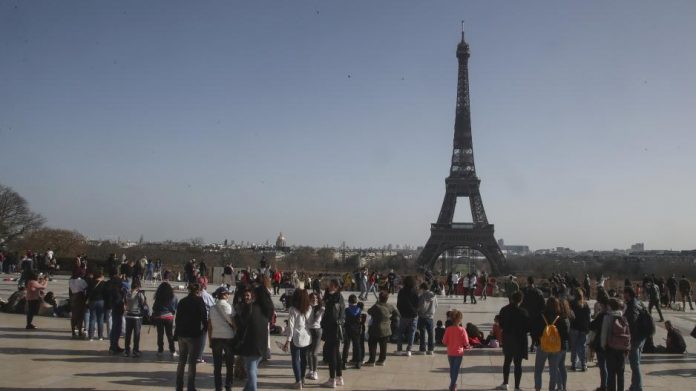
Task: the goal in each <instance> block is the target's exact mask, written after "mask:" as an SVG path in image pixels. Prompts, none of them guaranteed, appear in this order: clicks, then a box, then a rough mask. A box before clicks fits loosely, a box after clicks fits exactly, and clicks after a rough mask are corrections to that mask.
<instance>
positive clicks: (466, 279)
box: [462, 273, 471, 304]
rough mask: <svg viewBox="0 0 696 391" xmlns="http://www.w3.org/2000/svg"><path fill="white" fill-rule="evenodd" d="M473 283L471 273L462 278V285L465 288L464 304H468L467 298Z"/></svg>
mask: <svg viewBox="0 0 696 391" xmlns="http://www.w3.org/2000/svg"><path fill="white" fill-rule="evenodd" d="M470 283H471V273H467V274H466V276H463V277H462V285H463V286H464V304H466V298H467V297H469V289H470V288H471V287H470V285H469V284H470Z"/></svg>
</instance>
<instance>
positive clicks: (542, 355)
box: [534, 349, 561, 390]
mask: <svg viewBox="0 0 696 391" xmlns="http://www.w3.org/2000/svg"><path fill="white" fill-rule="evenodd" d="M560 358H561V353H560V352H558V353H547V352H544V351H542V350H541V349H537V351H536V358H535V361H534V388H536V389H537V390H540V389H541V375H542V373H544V367H546V361H547V360H548V361H549V377H550V380H549V390H555V389H556V385H560V373H559V371H558V362H559V360H560Z"/></svg>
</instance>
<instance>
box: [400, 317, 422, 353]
mask: <svg viewBox="0 0 696 391" xmlns="http://www.w3.org/2000/svg"><path fill="white" fill-rule="evenodd" d="M417 322H418V318H401V320H399V334H398V335H397V336H396V350H397V351H399V352H400V351H401V348H402V346H403V339H404V332H405V333H407V335H406V337H407V338H408V345H407V346H406V350H407V351H409V352H410V351H411V348H413V338H415V336H416V324H417Z"/></svg>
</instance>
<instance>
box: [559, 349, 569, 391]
mask: <svg viewBox="0 0 696 391" xmlns="http://www.w3.org/2000/svg"><path fill="white" fill-rule="evenodd" d="M567 352H568V351H567V350H561V351H560V352H559V353H558V366H557V368H558V382H557V383H556V388H558V389H559V390H565V389H566V383H567V382H568V370H567V369H566V366H565V363H566V354H567Z"/></svg>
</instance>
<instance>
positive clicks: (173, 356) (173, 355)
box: [170, 352, 179, 358]
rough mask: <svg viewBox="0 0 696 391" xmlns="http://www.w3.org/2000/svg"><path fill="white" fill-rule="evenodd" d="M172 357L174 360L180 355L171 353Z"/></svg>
mask: <svg viewBox="0 0 696 391" xmlns="http://www.w3.org/2000/svg"><path fill="white" fill-rule="evenodd" d="M170 355H171V356H172V358H176V357H179V353H177V352H171V353H170Z"/></svg>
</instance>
